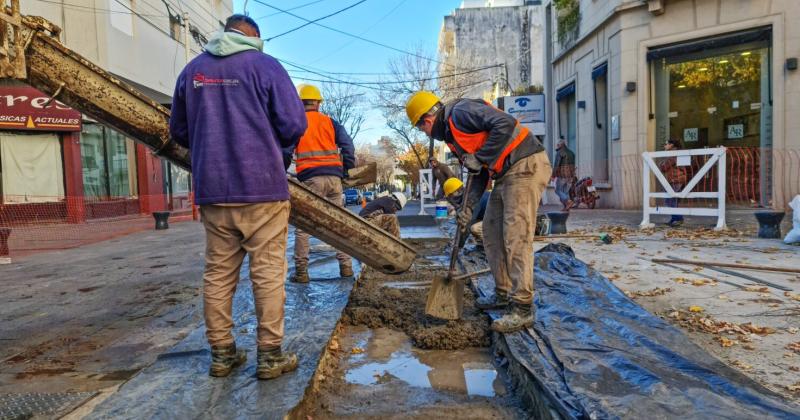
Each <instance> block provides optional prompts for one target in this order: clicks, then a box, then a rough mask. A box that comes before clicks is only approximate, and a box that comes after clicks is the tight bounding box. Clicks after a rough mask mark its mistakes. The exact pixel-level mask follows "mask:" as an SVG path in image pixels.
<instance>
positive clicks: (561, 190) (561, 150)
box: [550, 140, 577, 211]
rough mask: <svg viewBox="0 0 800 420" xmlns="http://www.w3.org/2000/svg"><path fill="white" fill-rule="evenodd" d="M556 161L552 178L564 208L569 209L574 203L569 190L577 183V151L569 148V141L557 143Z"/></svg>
mask: <svg viewBox="0 0 800 420" xmlns="http://www.w3.org/2000/svg"><path fill="white" fill-rule="evenodd" d="M556 150H557V151H556V162H555V165H553V174H552V175H551V177H550V180H551V181H553V180H555V181H556V195H557V196H558V199H559V200H561V204H562V205H563V206H564V208H562V210H565V211H569V209H571V208H572V205H573V204H574V203H573V201H572V199H571V198H570V197H569V191H570V190H571V189H572V187H573V186H574V185H575V181H577V178H576V176H575V153H573V152H572V150H569V147H567V142H566V141H564V140H559V141H558V144H557V145H556Z"/></svg>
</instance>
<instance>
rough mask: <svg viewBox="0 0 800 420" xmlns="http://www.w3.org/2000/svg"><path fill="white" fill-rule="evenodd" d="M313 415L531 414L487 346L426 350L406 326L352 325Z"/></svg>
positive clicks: (309, 402) (315, 398)
mask: <svg viewBox="0 0 800 420" xmlns="http://www.w3.org/2000/svg"><path fill="white" fill-rule="evenodd" d="M332 346H333V347H334V348H335V349H336V350H334V351H331V349H330V348H329V353H333V354H334V355H335V357H334V360H333V363H331V364H330V365H329V366H328V369H327V370H326V372H325V374H324V378H322V381H321V383H320V385H319V386H318V387H317V389H316V391H315V392H313V393H312V394H311V395H309V396H308V397H307V398H306V400H305V404H306V407H305V409H304V410H303V413H304V414H305V415H306V416H308V418H314V419H327V418H359V419H373V418H374V419H377V418H381V419H385V418H389V419H391V418H437V419H505V418H508V419H512V418H526V417H528V416H527V414H526V413H525V412H524V411H523V410H522V409H521V407H522V404H521V402H520V401H519V400H518V399H517V398H516V397H515V396H514V394H513V392H509V389H510V388H509V386H510V385H509V380H508V377H507V376H506V374H505V372H504V371H503V370H502V369H498V368H496V367H495V365H494V358H493V357H492V355H491V351H490V350H489V349H487V348H466V349H462V350H420V349H418V348H415V347H414V346H413V344H412V342H411V339H410V338H409V337H408V336H406V335H405V334H404V333H402V332H398V331H395V330H390V329H386V328H378V329H369V328H366V327H362V326H357V327H352V326H345V327H343V328H342V329H341V330H340V333H339V334H338V335H337V337H336V340H335V341H334V342H333V345H332Z"/></svg>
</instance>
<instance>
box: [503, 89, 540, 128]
mask: <svg viewBox="0 0 800 420" xmlns="http://www.w3.org/2000/svg"><path fill="white" fill-rule="evenodd" d="M504 103H505V109H506V112H508V113H509V114H511V116H513V117H514V118H516V119H517V120H518V121H519V122H520V123H523V124H524V123H537V122H544V94H538V95H525V96H507V97H505V99H504Z"/></svg>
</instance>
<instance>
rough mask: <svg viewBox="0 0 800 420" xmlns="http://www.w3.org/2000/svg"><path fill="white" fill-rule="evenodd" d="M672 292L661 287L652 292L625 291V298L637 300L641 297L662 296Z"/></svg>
mask: <svg viewBox="0 0 800 420" xmlns="http://www.w3.org/2000/svg"><path fill="white" fill-rule="evenodd" d="M671 291H672V289H670V288H669V287H667V288H663V289H662V288H661V287H656V288H655V289H651V290H639V291H630V290H623V293H625V296H627V297H629V298H631V299H636V298H637V297H639V296H661V295H663V294H666V293H669V292H671Z"/></svg>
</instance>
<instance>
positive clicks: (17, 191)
mask: <svg viewBox="0 0 800 420" xmlns="http://www.w3.org/2000/svg"><path fill="white" fill-rule="evenodd" d="M80 130H81V114H80V113H79V112H77V111H75V110H73V109H71V108H69V107H67V106H65V105H63V104H61V103H59V102H57V101H51V100H50V98H49V97H48V96H46V95H44V94H43V93H41V92H39V91H38V90H36V89H33V88H31V87H28V86H20V85H12V86H9V85H4V86H0V220H13V221H16V222H31V221H41V220H47V221H50V220H65V219H68V218H69V215H68V213H69V209H68V207H69V206H67V203H66V201H67V200H66V197H67V196H68V195H71V194H74V193H75V191H74V188H73V187H74V186H76V185H75V183H74V182H67V181H68V179H67V177H66V176H65V174H66V173H69V172H70V171H72V170H74V169H76V168H74V167H73V166H72V164H74V160H71V159H69V158H70V157H71V156H72V154H71V153H70V152H74V150H64V148H63V147H62V145H63V144H67V145H69V144H71V143H72V142H73V141H77V139H78V138H79V133H80ZM65 158H67V159H65ZM72 181H74V180H72ZM68 189H69V190H70V191H68Z"/></svg>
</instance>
